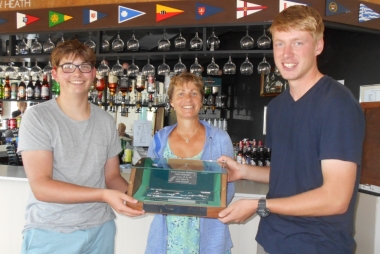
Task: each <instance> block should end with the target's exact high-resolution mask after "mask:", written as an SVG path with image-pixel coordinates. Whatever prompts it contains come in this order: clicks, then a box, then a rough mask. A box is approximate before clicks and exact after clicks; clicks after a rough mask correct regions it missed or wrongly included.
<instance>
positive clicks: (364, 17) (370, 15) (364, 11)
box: [359, 4, 380, 22]
mask: <svg viewBox="0 0 380 254" xmlns="http://www.w3.org/2000/svg"><path fill="white" fill-rule="evenodd" d="M378 18H380V14H379V13H377V12H375V11H373V10H372V9H371V8H368V7H367V6H366V5H364V4H360V6H359V22H365V21H369V20H372V19H378Z"/></svg>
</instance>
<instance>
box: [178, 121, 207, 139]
mask: <svg viewBox="0 0 380 254" xmlns="http://www.w3.org/2000/svg"><path fill="white" fill-rule="evenodd" d="M200 127H201V125H200V124H199V125H198V128H197V130H196V131H195V132H194V133H193V135H191V137H190V138H185V137H184V136H182V135H181V133H179V131H178V129H177V133H178V134H179V135H180V136H181V137H182V138H183V139H184V140H185V142H186V143H190V139H191V138H192V137H194V135H195V134H196V133H197V132H198V130H199V128H200Z"/></svg>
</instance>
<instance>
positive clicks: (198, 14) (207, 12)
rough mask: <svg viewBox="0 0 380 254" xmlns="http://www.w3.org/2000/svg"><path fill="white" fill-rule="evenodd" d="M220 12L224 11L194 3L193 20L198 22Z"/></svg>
mask: <svg viewBox="0 0 380 254" xmlns="http://www.w3.org/2000/svg"><path fill="white" fill-rule="evenodd" d="M222 11H224V9H223V8H219V7H216V6H211V5H208V4H204V3H196V4H195V19H196V20H200V19H203V18H207V17H209V16H211V15H214V14H217V13H219V12H222Z"/></svg>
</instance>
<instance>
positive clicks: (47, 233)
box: [18, 40, 144, 254]
mask: <svg viewBox="0 0 380 254" xmlns="http://www.w3.org/2000/svg"><path fill="white" fill-rule="evenodd" d="M51 60H52V61H51V62H52V64H53V66H54V69H53V70H52V75H53V77H54V79H55V80H56V81H57V82H59V83H60V87H61V92H60V96H59V97H58V98H57V99H52V100H50V101H47V102H44V103H41V104H39V105H36V106H33V107H32V108H30V109H29V110H28V112H26V113H25V115H24V117H23V121H22V124H21V127H20V131H19V139H20V141H19V147H18V152H21V154H22V157H23V163H24V168H25V172H26V174H27V177H28V180H29V183H30V186H31V189H32V195H31V196H30V198H29V201H28V204H27V207H26V225H25V228H24V232H23V234H24V240H23V247H22V253H39V254H42V253H55V251H56V250H59V251H61V252H60V253H114V238H115V232H116V230H115V223H114V218H115V214H114V212H113V210H112V208H113V209H114V210H115V211H117V212H118V213H120V214H124V215H127V216H139V215H142V214H143V213H144V212H143V211H137V210H133V209H131V208H128V207H127V206H125V204H124V202H131V203H135V202H137V201H136V200H134V199H133V198H132V197H130V196H128V195H126V194H125V192H126V190H127V189H128V183H127V182H126V181H125V180H124V178H122V177H121V175H120V171H119V158H118V154H119V152H120V151H121V146H120V142H119V138H118V133H117V131H116V126H115V122H114V120H113V118H112V117H111V116H110V115H109V114H108V113H106V112H104V111H103V110H102V109H101V108H99V107H97V106H95V105H92V104H90V103H89V102H88V101H87V92H88V90H89V88H90V86H91V84H92V83H93V81H94V78H95V74H96V70H95V67H94V66H95V63H96V58H95V54H94V52H93V51H92V50H91V49H89V48H88V47H87V46H84V45H83V44H82V43H81V42H79V41H77V40H70V41H67V42H65V43H63V44H62V45H60V46H59V47H57V48H56V49H55V50H54V51H53V53H52V55H51Z"/></svg>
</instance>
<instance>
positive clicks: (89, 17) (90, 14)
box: [83, 8, 107, 25]
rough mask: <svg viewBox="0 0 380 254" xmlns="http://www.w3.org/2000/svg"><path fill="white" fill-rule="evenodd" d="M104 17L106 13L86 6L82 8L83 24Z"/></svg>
mask: <svg viewBox="0 0 380 254" xmlns="http://www.w3.org/2000/svg"><path fill="white" fill-rule="evenodd" d="M104 17H107V14H105V13H102V12H100V11H94V10H90V9H86V8H85V9H83V25H87V24H89V23H91V22H94V21H97V20H99V19H102V18H104Z"/></svg>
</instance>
